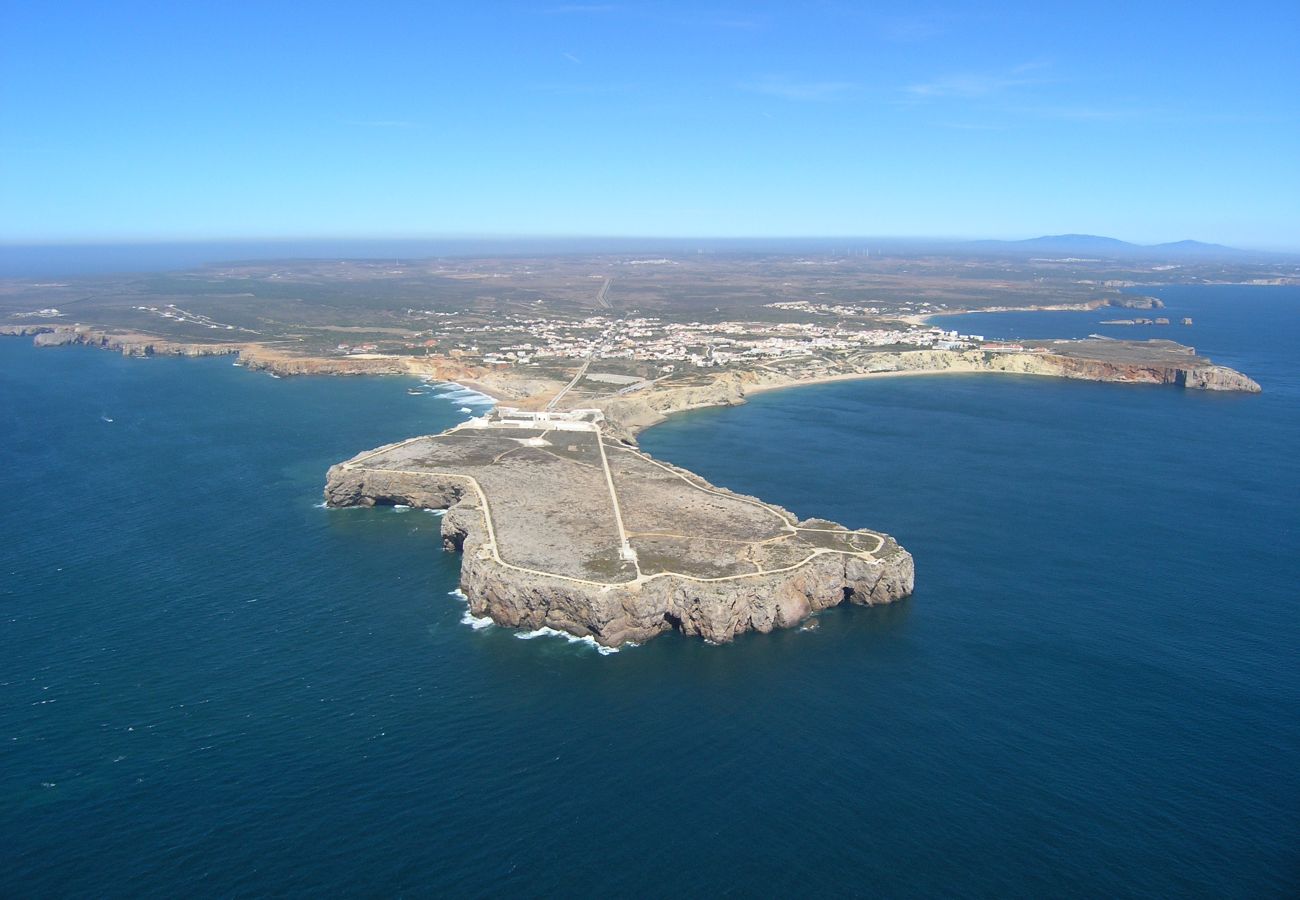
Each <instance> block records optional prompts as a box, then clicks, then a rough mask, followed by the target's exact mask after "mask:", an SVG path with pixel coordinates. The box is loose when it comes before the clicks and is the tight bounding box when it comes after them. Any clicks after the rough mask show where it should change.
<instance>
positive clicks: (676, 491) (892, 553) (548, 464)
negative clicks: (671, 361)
mask: <svg viewBox="0 0 1300 900" xmlns="http://www.w3.org/2000/svg"><path fill="white" fill-rule="evenodd" d="M501 432H502V430H500V429H498V430H497V431H492V430H491V429H489V428H482V427H466V426H462V427H461V428H458V429H453V431H452V432H448V433H446V434H444V435H436V436H430V437H427V438H419V439H415V440H413V441H405V442H402V443H400V444H394V445H389V446H388V447H382V448H379V449H378V450H375V451H371V452H369V453H365V454H362V455H360V456H358V457H356V458H354V459H353V460H349V461H348V462H346V463H341V464H339V465H336V466H334V467H332V468H331V469H330V470H329V473H328V476H327V478H326V485H325V500H326V502H327V504H328V505H330V506H332V507H346V506H373V505H393V504H402V505H407V506H411V507H417V508H422V509H446V510H448V512H447V514H446V515H445V516H444V517H443V521H442V536H443V543H444V545H445V547H446V548H447V549H449V550H459V551H461V552H462V553H463V554H464V559H463V561H462V567H461V578H460V586H461V590H462V591H463V592H464V594H465V595H466V597H467V598H468V601H469V606H470V611H471V612H472V613H473V614H474V615H476V616H488V617H490V618H491V619H492V620H493V621H494V622H496V623H497V624H499V625H504V626H510V627H519V628H528V629H537V628H543V627H545V628H554V629H557V630H560V631H564V632H566V633H568V634H573V635H577V636H582V637H591V638H593V639H594V640H595V641H597V642H598V643H600V644H602V645H604V646H608V647H617V646H619V645H621V644H624V643H627V642H641V641H645V640H648V639H650V638H652V637H654V636H656V635H658V634H662V633H663V632H665V631H668V630H671V629H677V630H679V631H681V632H683V633H685V634H689V635H697V636H700V637H703V638H706V639H708V640H711V641H714V642H718V643H724V642H727V641H730V640H732V639H733V638H734V637H735V636H736V635H738V634H742V633H744V632H747V631H759V632H769V631H772V630H773V629H776V628H789V627H792V626H795V625H798V624H799V623H800V622H802V621H804V620H805V619H806V618H807V617H808V616H810V615H811V614H813V613H815V612H817V611H819V610H822V609H826V608H828V607H831V606H836V605H839V604H841V603H854V604H860V605H875V604H882V603H889V602H892V601H895V600H898V599H900V598H902V597H906V596H907V595H909V594H910V593H911V592H912V586H913V577H914V576H913V564H912V557H911V555H910V554H908V553H907V551H906V550H904V549H902V548H901V547H899V546H898V544H897V543H896V542H894V541H893V540H892V539H891V538H889V537H888V536H887V535H880V534H878V533H876V532H866V531H850V530H848V529H845V528H843V527H842V526H839V525H836V524H834V523H831V522H824V521H820V520H805V521H799V520H797V519H796V518H795V517H794V516H793V515H792V514H790V513H789V512H788V511H786V510H783V509H781V508H780V507H777V506H773V505H771V504H766V503H763V502H762V501H760V500H757V499H755V498H752V497H745V496H743V495H738V494H733V493H732V492H730V491H726V490H723V489H720V488H717V487H714V486H713V485H710V484H708V483H707V482H705V481H703V480H702V479H700V478H698V476H695V475H693V474H692V473H689V472H686V471H684V470H681V469H678V468H676V467H672V466H667V465H665V464H663V463H660V462H658V461H655V460H650V459H649V458H648V457H645V456H644V455H643V454H640V453H637V452H635V451H632V450H629V449H627V448H622V447H614V446H610V447H609V448H608V449H607V450H605V451H603V452H602V450H601V448H600V447H599V446H598V443H599V442H600V441H601V440H602V438H601V436H600V434H599V433H598V432H565V433H564V434H563V441H562V442H561V443H562V444H564V445H565V446H564V448H563V449H562V450H560V449H557V450H556V451H546V450H544V449H542V448H541V447H539V446H538V445H537V443H536V441H537V440H538V439H541V440H543V441H544V440H545V438H544V437H540V436H541V435H544V434H546V432H537V433H533V432H531V431H527V432H521V431H520V430H519V429H512V430H510V431H508V432H506V433H501ZM521 434H523V435H525V436H524V437H520V435H521ZM453 438H454V439H453ZM521 440H525V441H530V442H531V443H527V444H524V445H522V446H523V450H522V451H520V450H519V448H520V446H521V445H520V444H519V441H521ZM570 442H573V443H570ZM512 446H513V447H514V448H515V449H514V450H511V449H510V448H511V447H512ZM557 447H558V445H557ZM503 448H504V449H503ZM511 453H516V455H514V456H510V455H509V454H511ZM606 456H609V457H612V460H611V461H609V462H607V463H606V465H607V471H608V473H609V477H610V485H611V489H609V490H607V489H606V484H605V481H604V480H603V479H602V478H600V476H599V473H596V474H593V473H592V471H591V470H592V469H593V467H594V466H595V465H597V464H598V461H599V460H601V459H602V458H604V457H606ZM614 486H616V489H615V488H614ZM611 495H612V496H613V504H614V506H615V507H616V508H618V509H619V510H620V511H621V514H622V520H623V521H624V522H626V523H627V524H626V528H627V538H626V541H625V544H624V546H625V548H626V550H627V551H628V552H627V553H625V554H624V556H623V558H622V559H620V558H619V553H618V551H617V542H618V538H617V535H618V533H619V531H620V530H621V529H622V525H621V524H620V525H619V526H618V529H616V528H615V524H614V519H612V518H610V516H609V512H610V503H611ZM543 529H545V530H544V531H543Z"/></svg>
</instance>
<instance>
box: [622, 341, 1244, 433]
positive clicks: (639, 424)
mask: <svg viewBox="0 0 1300 900" xmlns="http://www.w3.org/2000/svg"><path fill="white" fill-rule="evenodd" d="M1038 346H1041V347H1042V348H1043V349H1049V348H1050V349H1051V350H1054V351H1056V352H1045V353H1044V352H1024V353H994V352H987V351H982V350H968V351H960V352H959V351H952V350H905V351H900V352H882V353H862V354H858V355H857V356H855V357H850V358H849V359H847V360H845V361H844V363H843V364H842V366H841V367H840V368H838V369H836V370H834V371H831V372H828V373H827V374H823V375H820V376H812V377H799V376H798V375H793V376H792V375H787V374H784V373H780V372H773V371H768V370H761V369H750V370H737V371H728V372H722V373H719V374H717V375H715V376H713V377H712V378H711V379H710V380H709V381H708V382H707V383H704V384H698V385H691V386H685V387H674V386H671V383H670V385H669V386H658V387H656V388H653V389H650V390H645V391H641V392H638V393H635V394H628V395H625V396H619V397H614V398H612V399H609V400H604V401H598V403H597V405H598V406H600V408H601V409H602V410H603V411H604V412H605V415H606V417H607V418H608V420H609V422H608V428H609V429H610V432H611V433H612V434H615V435H617V436H618V437H620V438H623V439H625V440H631V439H632V438H633V437H634V436H635V435H636V433H637V432H638V431H641V430H643V429H645V428H648V427H650V426H652V425H655V424H657V423H659V422H662V421H663V420H664V419H665V418H667V417H668V416H670V415H672V414H673V413H676V412H682V411H685V410H691V409H701V408H703V407H708V406H734V405H736V404H739V403H744V402H745V398H746V397H748V396H750V395H752V394H755V393H758V392H761V391H767V390H775V389H778V388H786V387H797V386H799V385H802V384H815V383H824V382H831V381H847V380H854V379H864V378H875V377H883V376H890V375H907V374H913V375H935V374H943V373H974V372H992V373H1002V374H1011V375H1043V376H1050V377H1054V378H1072V379H1078V380H1083V381H1105V382H1114V383H1119V384H1165V385H1171V386H1176V387H1183V388H1187V389H1189V390H1204V391H1241V392H1246V393H1259V391H1260V386H1259V385H1258V384H1257V383H1256V382H1255V381H1254V380H1252V379H1251V378H1249V377H1248V376H1246V375H1243V374H1242V373H1241V372H1238V371H1236V370H1235V369H1230V368H1227V367H1226V366H1216V365H1213V364H1212V363H1210V361H1209V360H1206V359H1204V358H1202V357H1198V356H1196V355H1195V351H1193V350H1192V349H1191V348H1190V347H1184V346H1182V345H1180V344H1176V343H1173V342H1172V341H1145V342H1127V341H1098V340H1088V341H1052V342H1038Z"/></svg>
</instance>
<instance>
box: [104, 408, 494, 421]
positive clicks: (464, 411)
mask: <svg viewBox="0 0 1300 900" xmlns="http://www.w3.org/2000/svg"><path fill="white" fill-rule="evenodd" d="M460 411H461V412H463V413H472V412H473V411H474V410H472V409H470V408H469V407H468V406H462V407H461V408H460ZM109 421H110V422H111V421H113V420H112V419H109Z"/></svg>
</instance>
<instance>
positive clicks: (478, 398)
mask: <svg viewBox="0 0 1300 900" xmlns="http://www.w3.org/2000/svg"><path fill="white" fill-rule="evenodd" d="M435 384H437V385H438V388H439V391H438V393H436V394H434V395H433V396H435V397H437V398H438V399H439V400H450V401H452V402H454V403H458V404H460V405H461V406H462V407H475V406H480V407H484V408H486V407H490V406H496V405H497V402H496V400H494V399H493V398H491V397H489V396H488V395H487V394H484V393H482V392H481V391H476V390H473V389H472V388H467V387H465V385H463V384H457V383H456V382H454V381H438V382H435ZM466 411H470V412H472V411H473V410H472V409H470V410H462V412H466Z"/></svg>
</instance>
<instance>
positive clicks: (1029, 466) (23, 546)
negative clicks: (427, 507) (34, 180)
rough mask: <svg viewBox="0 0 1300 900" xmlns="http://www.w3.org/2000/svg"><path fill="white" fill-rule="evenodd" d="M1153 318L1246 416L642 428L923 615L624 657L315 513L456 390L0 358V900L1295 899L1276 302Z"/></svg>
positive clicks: (970, 390) (1283, 358)
mask: <svg viewBox="0 0 1300 900" xmlns="http://www.w3.org/2000/svg"><path fill="white" fill-rule="evenodd" d="M1151 293H1156V294H1158V295H1159V296H1161V297H1162V298H1164V299H1165V300H1166V301H1167V302H1168V305H1169V309H1168V310H1167V311H1166V313H1165V314H1168V315H1173V316H1178V317H1181V316H1183V315H1190V316H1192V317H1193V318H1194V320H1195V325H1194V326H1192V327H1191V328H1181V327H1179V326H1171V327H1169V328H1165V329H1160V330H1159V334H1158V335H1157V334H1156V332H1155V329H1150V330H1151V332H1152V334H1151V335H1143V334H1139V333H1138V332H1139V329H1124V330H1122V331H1120V332H1117V334H1116V336H1129V335H1132V336H1168V337H1171V338H1174V339H1177V340H1180V341H1184V342H1186V343H1191V344H1194V345H1195V346H1197V348H1198V349H1199V350H1201V351H1202V352H1203V353H1205V354H1207V355H1209V356H1212V357H1213V358H1214V359H1215V360H1216V361H1217V362H1221V363H1224V364H1226V365H1231V366H1234V367H1236V368H1240V369H1241V370H1242V371H1244V372H1246V373H1247V374H1249V375H1251V376H1252V377H1254V378H1255V379H1256V380H1258V381H1259V382H1260V383H1261V384H1262V385H1263V387H1264V393H1263V394H1261V395H1254V396H1247V395H1235V394H1222V395H1220V394H1209V393H1198V392H1192V391H1181V390H1177V389H1171V388H1160V387H1154V386H1126V385H1105V384H1093V383H1087V382H1068V381H1060V380H1055V379H1048V378H1035V377H1029V376H1002V375H952V376H941V377H926V378H914V379H907V378H897V379H882V380H876V381H862V382H842V383H836V384H828V385H820V386H815V387H808V388H802V389H795V390H786V391H777V392H772V393H767V394H762V395H759V396H757V397H755V398H754V399H753V400H752V402H750V403H748V404H746V405H744V406H740V407H736V408H731V409H717V410H704V411H699V412H694V413H689V414H684V415H680V416H676V417H674V418H673V419H672V420H670V421H669V422H667V423H665V424H663V425H661V426H659V427H657V428H654V429H651V430H650V431H648V432H646V433H645V434H644V435H643V437H642V443H643V446H644V447H645V448H646V449H647V450H648V451H650V452H651V453H653V454H654V455H655V456H657V457H660V458H664V459H668V460H671V461H672V462H674V463H678V464H680V465H683V466H686V467H688V468H690V469H693V470H694V471H696V472H698V473H700V474H701V475H703V476H704V477H706V478H709V479H710V480H712V481H714V482H715V483H718V484H722V485H725V486H727V487H730V488H732V489H735V490H738V491H743V492H746V493H752V494H755V495H757V496H760V497H763V498H764V499H766V500H770V501H773V502H776V503H779V504H781V505H783V506H786V507H787V508H790V509H791V510H793V511H794V512H796V513H798V514H799V515H801V516H813V515H816V516H825V517H828V518H832V519H835V520H838V521H840V522H843V523H845V524H847V525H850V526H853V527H871V528H880V529H883V530H886V531H889V532H890V533H892V534H894V535H895V536H897V537H898V539H899V540H900V542H901V543H902V544H903V545H904V546H905V547H907V548H908V549H909V550H910V551H911V552H912V553H913V555H914V556H915V558H916V566H917V589H916V593H915V595H914V596H913V597H912V598H911V599H909V600H907V601H904V602H901V603H899V604H896V605H893V606H889V607H883V608H876V609H862V608H842V609H835V610H831V611H828V612H826V613H824V614H823V615H821V616H820V617H819V619H818V627H817V628H816V629H815V630H811V631H784V632H780V633H776V634H771V635H746V636H743V637H742V638H741V639H739V640H737V641H736V642H735V643H734V644H731V645H728V646H710V645H707V644H705V643H703V642H701V641H699V640H695V639H688V638H683V637H681V636H679V635H675V634H674V635H666V636H664V637H661V638H659V639H656V640H654V641H652V642H650V643H647V644H646V645H644V646H640V647H635V648H630V649H625V650H622V651H621V652H618V653H615V654H610V655H600V654H598V653H596V652H595V651H593V650H592V649H591V648H590V647H588V646H586V645H584V644H581V643H573V642H569V641H567V640H565V639H563V638H560V637H539V638H537V639H534V640H519V635H518V634H517V633H516V632H512V631H510V630H507V629H501V628H496V627H486V628H475V627H472V625H471V624H470V623H469V622H467V620H466V615H465V607H464V604H463V603H462V602H461V601H460V600H459V599H458V598H457V597H456V596H454V594H453V593H452V592H453V591H454V589H455V587H456V582H457V573H458V570H459V560H458V557H457V556H455V555H454V554H448V553H444V552H443V551H442V550H441V548H440V545H439V540H438V528H439V519H438V517H437V516H435V515H432V514H430V513H427V512H421V511H417V510H394V509H391V508H389V509H376V510H361V509H357V510H327V509H323V508H320V506H319V504H320V499H321V498H320V494H321V488H322V485H323V479H324V473H325V469H326V468H327V467H328V466H329V465H330V464H331V463H333V462H336V461H339V460H342V459H345V458H347V457H349V456H351V455H353V454H355V453H357V452H359V451H361V450H364V449H368V448H371V447H374V446H377V445H378V444H381V443H385V442H388V441H394V440H398V439H400V438H403V437H407V436H410V435H414V434H420V433H427V432H431V431H437V430H440V429H442V428H445V427H447V426H449V425H451V424H453V423H454V422H456V421H458V420H460V419H461V418H463V416H464V413H462V412H461V411H460V410H461V408H462V406H463V402H464V396H463V395H456V396H453V397H439V396H437V395H436V394H434V393H428V394H422V395H418V396H417V395H410V394H408V393H407V390H406V389H407V388H408V387H410V386H412V384H414V382H412V381H410V380H407V379H399V378H387V379H384V378H375V379H365V378H355V379H351V378H294V379H279V380H277V379H272V378H269V377H266V376H264V375H258V374H253V373H250V372H247V371H244V370H242V369H240V368H237V367H233V366H231V364H230V361H229V360H228V359H226V360H222V359H200V360H184V359H165V358H153V359H145V360H140V359H125V358H122V357H119V356H116V355H113V354H109V353H104V352H96V351H92V350H88V349H85V348H58V349H41V350H37V349H35V348H33V347H31V346H30V345H29V344H28V343H27V342H26V341H20V340H16V339H10V340H4V341H0V460H3V463H4V465H3V466H2V467H0V489H3V492H4V497H5V500H6V502H5V503H4V504H3V506H0V534H2V535H3V538H4V544H3V546H4V551H3V556H2V557H0V575H3V579H2V580H0V895H3V896H6V897H8V896H15V897H17V896H51V895H57V896H96V897H118V896H121V897H126V896H130V897H149V896H156V897H174V896H237V895H305V894H319V893H329V894H361V895H370V896H394V895H443V896H448V895H451V896H465V895H469V896H476V895H478V896H481V895H491V894H503V893H511V894H524V895H529V896H554V895H560V894H564V895H590V894H609V893H615V894H637V895H652V896H713V895H719V894H721V895H735V896H752V895H762V896H785V895H790V894H794V893H801V894H808V893H826V894H835V895H884V896H933V895H936V894H942V895H945V896H971V897H989V896H998V897H1041V896H1045V895H1047V896H1081V897H1083V896H1087V897H1093V896H1098V895H1102V896H1134V897H1139V896H1140V897H1155V896H1169V895H1188V896H1216V897H1225V896H1226V897H1234V896H1235V897H1260V896H1279V897H1281V896H1294V895H1295V894H1296V893H1297V891H1300V849H1297V848H1300V592H1298V591H1297V583H1298V582H1300V578H1298V576H1300V564H1298V563H1297V558H1296V553H1297V537H1298V536H1300V514H1298V513H1297V508H1296V504H1297V501H1298V500H1300V462H1297V460H1298V459H1300V454H1297V453H1296V451H1295V448H1296V446H1297V445H1298V444H1300V357H1298V355H1297V350H1296V348H1297V347H1298V346H1300V290H1297V289H1295V288H1243V287H1231V286H1224V287H1209V288H1196V289H1190V288H1188V289H1174V288H1169V289H1164V288H1162V289H1158V290H1152V291H1151ZM1113 315H1114V311H1103V312H1098V313H1078V314H1076V313H1032V314H1024V315H1021V314H1010V313H1008V314H1000V315H984V316H973V315H972V316H962V317H957V318H955V319H953V320H952V322H953V327H958V328H959V329H960V330H963V331H968V332H970V331H974V332H976V333H984V334H986V335H988V336H990V337H994V336H997V337H1036V336H1041V337H1046V336H1078V335H1082V334H1087V333H1091V332H1095V331H1103V330H1104V329H1103V328H1102V327H1100V326H1098V325H1097V322H1099V321H1100V320H1101V319H1104V318H1111V317H1113ZM1133 315H1145V314H1144V313H1133ZM1119 317H1122V318H1123V317H1129V314H1127V313H1125V314H1123V315H1120V316H1119ZM1175 321H1176V320H1175ZM441 393H446V392H441Z"/></svg>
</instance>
